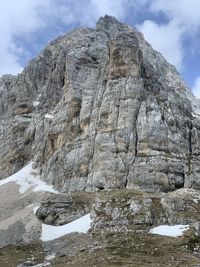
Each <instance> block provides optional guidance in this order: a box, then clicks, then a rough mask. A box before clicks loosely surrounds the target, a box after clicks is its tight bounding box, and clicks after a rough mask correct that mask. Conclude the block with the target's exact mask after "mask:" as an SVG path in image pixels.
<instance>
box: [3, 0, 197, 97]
mask: <svg viewBox="0 0 200 267" xmlns="http://www.w3.org/2000/svg"><path fill="white" fill-rule="evenodd" d="M0 7H1V8H0V62H1V64H0V75H3V74H7V73H10V74H17V73H19V72H21V71H22V70H23V68H24V67H25V66H26V65H27V64H28V62H29V61H30V60H31V59H32V58H34V57H36V56H37V55H38V54H39V52H40V51H41V50H42V49H43V48H44V47H45V46H46V44H47V43H48V42H49V41H51V40H53V39H54V38H56V37H58V36H59V35H61V34H64V33H66V32H68V31H70V30H72V29H73V28H77V27H79V26H89V27H95V23H96V22H97V20H98V18H99V17H100V16H104V15H105V14H107V15H111V16H114V17H116V18H117V19H118V20H120V21H121V22H123V23H126V24H129V25H132V26H133V25H134V26H136V27H137V29H138V30H140V31H141V32H142V33H143V34H144V36H145V39H146V40H147V41H148V42H150V43H151V44H152V46H153V48H154V49H156V50H158V51H159V52H161V53H162V55H163V56H164V57H165V58H166V59H167V60H168V62H170V63H172V64H174V65H175V66H176V68H177V70H178V71H179V72H180V73H181V75H182V77H183V79H184V80H185V81H186V83H187V84H188V86H189V87H190V88H191V89H192V91H193V93H194V94H195V95H196V96H197V97H199V98H200V68H199V66H200V49H199V47H198V45H199V43H200V0H190V1H188V0H84V1H83V0H82V1H81V0H6V1H1V2H0Z"/></svg>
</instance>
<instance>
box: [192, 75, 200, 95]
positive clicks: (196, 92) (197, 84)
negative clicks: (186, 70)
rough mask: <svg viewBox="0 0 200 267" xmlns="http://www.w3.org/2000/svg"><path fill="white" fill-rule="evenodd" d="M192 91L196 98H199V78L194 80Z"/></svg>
mask: <svg viewBox="0 0 200 267" xmlns="http://www.w3.org/2000/svg"><path fill="white" fill-rule="evenodd" d="M192 91H193V94H194V95H195V96H196V97H198V98H200V76H199V77H197V78H196V80H195V82H194V86H193V88H192Z"/></svg>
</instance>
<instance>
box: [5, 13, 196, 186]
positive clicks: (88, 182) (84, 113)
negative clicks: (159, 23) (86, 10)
mask: <svg viewBox="0 0 200 267" xmlns="http://www.w3.org/2000/svg"><path fill="white" fill-rule="evenodd" d="M0 96H1V98H0V120H1V121H0V125H1V126H0V127H1V128H0V135H1V139H0V161H1V164H0V178H5V177H6V176H8V175H9V174H11V173H13V172H15V171H17V170H18V169H20V168H21V167H22V166H23V165H25V164H26V163H27V162H28V161H30V160H34V162H35V166H38V167H39V168H40V169H41V175H42V178H43V179H44V180H45V181H47V182H49V183H52V184H53V185H55V187H57V188H58V189H60V190H65V191H84V190H87V191H94V190H103V189H113V188H124V187H126V188H130V189H141V190H146V191H155V190H160V191H171V190H175V189H176V188H181V187H193V188H199V187H200V179H199V172H200V170H199V163H200V150H199V143H200V126H199V125H200V103H199V100H197V99H196V98H195V97H194V96H193V95H192V93H191V92H190V90H189V89H188V88H187V86H186V85H185V83H184V82H183V81H182V79H181V77H180V75H179V74H178V73H177V71H176V70H175V68H174V66H172V65H171V64H169V63H167V61H166V60H165V59H164V58H163V57H162V56H161V54H160V53H158V52H156V51H155V50H153V48H152V47H151V45H150V44H148V43H147V42H146V41H145V40H144V38H143V36H142V34H141V33H139V32H138V31H137V30H136V29H133V28H131V27H130V26H127V25H124V24H122V23H120V22H119V21H117V20H116V19H115V18H113V17H110V16H107V15H106V16H105V17H104V18H100V19H99V21H98V22H97V26H96V29H95V30H93V29H89V28H80V29H77V30H74V31H72V32H70V33H69V34H66V35H65V36H62V37H59V38H58V39H56V40H55V41H53V42H51V43H50V44H49V45H48V46H47V47H46V48H45V49H44V50H43V51H42V52H41V53H40V54H39V56H38V57H37V58H36V59H34V60H33V61H31V63H30V64H29V65H28V66H27V67H26V68H25V69H24V71H23V72H22V73H21V74H20V75H18V76H17V77H12V76H4V77H3V78H1V79H0Z"/></svg>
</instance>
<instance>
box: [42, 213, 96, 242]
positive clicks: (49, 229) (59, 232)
mask: <svg viewBox="0 0 200 267" xmlns="http://www.w3.org/2000/svg"><path fill="white" fill-rule="evenodd" d="M90 224H91V219H90V214H87V215H85V216H83V217H81V218H79V219H77V220H75V221H73V222H71V223H68V224H65V225H61V226H52V225H47V224H42V234H41V238H40V239H41V240H42V241H50V240H54V239H56V238H59V237H61V236H64V235H66V234H70V233H73V232H78V233H84V234H85V233H86V232H87V231H88V230H89V229H90Z"/></svg>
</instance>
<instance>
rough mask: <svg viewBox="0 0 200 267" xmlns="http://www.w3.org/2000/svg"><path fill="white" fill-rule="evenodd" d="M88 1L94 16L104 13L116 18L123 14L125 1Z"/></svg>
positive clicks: (121, 16)
mask: <svg viewBox="0 0 200 267" xmlns="http://www.w3.org/2000/svg"><path fill="white" fill-rule="evenodd" d="M90 3H91V6H92V10H94V11H93V12H94V13H95V17H96V18H98V17H100V16H103V15H105V14H111V15H112V16H114V17H116V18H123V17H124V16H125V11H126V1H122V0H115V1H111V0H110V1H108V0H101V1H99V0H91V1H90Z"/></svg>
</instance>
